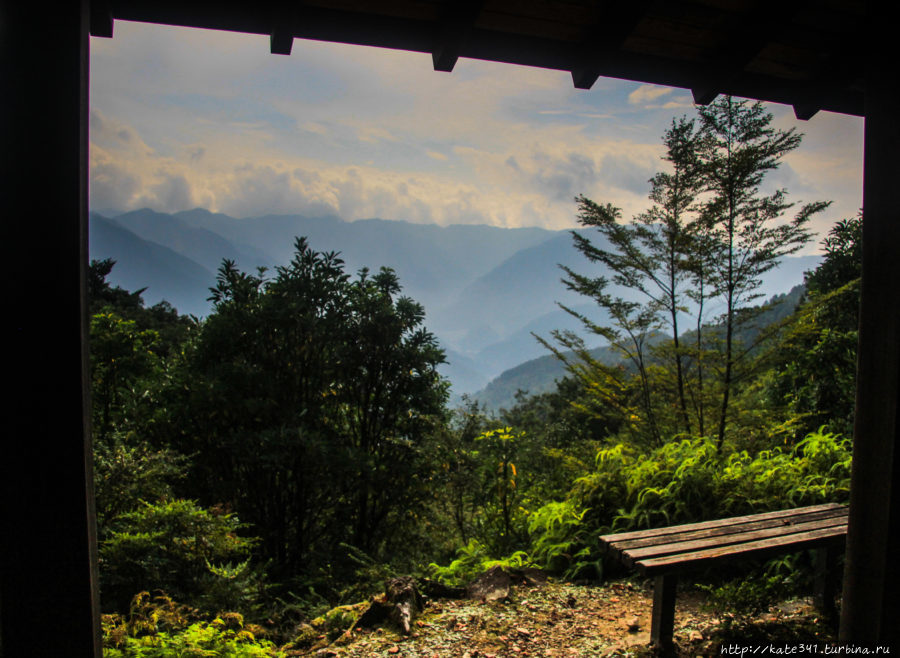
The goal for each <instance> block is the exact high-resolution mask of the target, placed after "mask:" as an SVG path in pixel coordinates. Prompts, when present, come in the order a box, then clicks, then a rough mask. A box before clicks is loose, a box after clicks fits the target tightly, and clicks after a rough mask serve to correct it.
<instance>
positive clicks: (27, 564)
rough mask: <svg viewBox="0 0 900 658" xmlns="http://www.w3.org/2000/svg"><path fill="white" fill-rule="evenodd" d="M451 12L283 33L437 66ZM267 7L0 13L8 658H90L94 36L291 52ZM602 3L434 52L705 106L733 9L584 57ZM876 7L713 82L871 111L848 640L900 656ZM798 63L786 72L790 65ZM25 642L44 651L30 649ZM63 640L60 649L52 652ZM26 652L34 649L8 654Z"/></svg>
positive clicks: (882, 93) (848, 10) (655, 9)
mask: <svg viewBox="0 0 900 658" xmlns="http://www.w3.org/2000/svg"><path fill="white" fill-rule="evenodd" d="M451 1H452V0H445V1H436V2H429V3H416V2H408V3H391V2H380V1H377V2H376V1H372V2H366V3H362V2H359V3H348V2H336V3H334V5H331V4H329V2H328V1H327V0H321V1H319V2H317V3H316V6H315V7H309V6H305V7H304V16H303V20H302V21H299V22H297V24H295V25H294V26H293V28H292V29H291V30H290V32H291V33H292V36H293V37H294V38H309V39H318V40H325V41H338V42H343V43H350V44H360V45H370V46H382V47H388V48H397V49H403V50H411V51H416V52H422V53H432V54H433V53H434V51H435V35H436V34H439V30H438V27H439V25H440V15H441V11H442V9H443V8H444V7H443V5H446V4H449V3H450V2H451ZM273 4H274V3H268V2H256V3H251V2H239V1H234V2H224V3H199V2H192V1H184V0H119V1H118V2H115V3H112V2H109V0H93V1H92V2H90V3H89V2H88V1H87V0H81V2H75V3H64V4H63V5H53V6H52V7H51V6H49V5H41V4H34V3H30V2H27V1H26V0H8V1H7V2H3V3H0V52H2V56H0V60H2V64H0V75H2V90H3V101H4V102H3V103H0V112H2V114H0V117H2V119H3V122H2V124H3V130H4V133H5V134H4V141H3V142H2V147H3V158H2V159H0V161H2V162H3V169H2V175H0V180H2V181H3V185H4V191H5V192H6V193H5V194H4V208H5V210H6V211H7V214H8V215H9V214H11V213H16V212H19V211H20V210H21V209H27V210H28V213H29V216H32V217H35V218H36V219H35V220H34V221H29V222H22V221H19V222H10V223H11V224H13V225H14V230H13V231H12V232H11V233H7V234H5V235H4V237H5V238H6V240H7V242H6V244H9V245H13V247H12V248H10V249H8V252H7V259H8V260H7V265H8V270H9V271H11V272H13V281H12V288H13V296H12V301H11V303H10V305H9V307H8V308H9V313H8V316H9V317H7V318H5V320H6V323H5V324H6V326H5V327H4V330H5V333H6V334H7V341H6V345H7V352H8V354H9V355H10V356H11V359H12V361H13V367H12V369H11V370H9V371H8V379H9V380H10V382H11V384H12V393H7V405H8V409H9V411H8V413H7V417H8V418H9V419H10V421H9V422H8V427H7V428H5V429H6V431H5V432H4V434H5V436H4V439H5V441H4V452H3V455H2V457H3V459H2V466H0V468H2V473H0V476H2V479H3V490H2V497H3V517H2V518H3V522H4V532H3V533H0V547H2V554H0V557H2V566H0V602H2V610H0V615H2V618H0V619H2V622H0V631H2V634H3V635H2V637H3V646H4V650H5V652H6V653H7V654H8V655H40V652H41V651H44V650H46V651H47V655H68V656H88V655H99V654H98V653H97V652H98V650H99V649H98V644H97V639H96V635H97V632H98V631H97V628H98V625H97V615H96V605H97V600H96V596H97V595H96V588H95V587H94V586H93V582H94V581H93V580H92V579H93V578H94V571H95V569H96V555H95V553H96V546H95V543H94V542H95V540H94V534H93V529H92V523H93V521H92V518H93V517H92V503H91V501H92V495H91V493H90V489H89V485H90V478H89V477H88V476H87V475H86V473H89V469H90V459H89V454H90V442H89V437H88V433H87V423H88V422H89V421H88V419H89V414H88V413H87V411H86V410H87V407H86V398H87V394H88V384H87V381H88V380H87V379H86V373H87V367H86V354H87V351H86V329H85V318H84V301H85V300H84V295H85V286H84V283H83V277H84V268H85V263H86V255H85V244H86V235H87V225H86V199H87V157H86V154H87V146H86V139H87V137H86V136H87V106H86V102H87V100H86V99H87V80H88V71H87V66H88V58H87V53H88V46H87V30H88V25H89V26H90V29H91V31H92V33H93V34H95V35H97V36H111V35H112V34H113V22H114V20H116V19H122V20H135V21H146V22H152V23H162V24H171V25H184V26H189V27H202V28H207V29H221V30H234V31H240V32H248V33H256V34H266V35H270V37H272V36H274V37H275V39H274V41H275V43H274V49H275V50H276V51H281V52H284V51H286V50H287V47H286V45H285V40H286V35H285V34H284V33H282V32H280V31H278V30H273V25H272V16H273V15H274V14H276V13H277V12H274V11H273V9H274V6H273ZM89 7H90V10H89ZM603 7H605V5H604V4H603V3H597V4H596V5H595V6H589V5H582V4H580V3H570V2H560V3H557V2H553V1H552V0H548V1H547V2H542V3H519V2H516V1H515V0H496V1H495V2H491V3H487V4H486V5H485V8H484V9H483V10H482V12H481V13H480V15H479V17H478V25H479V26H478V27H473V28H472V29H471V30H470V31H469V32H468V33H467V34H466V37H465V39H464V40H459V39H457V40H455V41H454V40H452V39H451V40H449V41H447V43H448V44H449V45H451V46H454V48H455V50H454V52H453V53H452V54H451V57H450V59H453V58H458V57H470V58H477V59H487V60H493V61H499V62H508V63H515V64H523V65H528V66H538V67H543V68H551V69H558V70H562V71H574V72H576V73H577V75H576V76H575V81H576V83H579V84H580V85H581V86H589V82H590V81H591V78H592V77H593V76H595V75H596V76H600V75H603V76H609V77H615V78H622V79H629V80H636V81H640V82H646V83H655V84H662V85H668V86H676V87H682V88H686V89H696V90H698V94H700V95H702V94H703V93H704V88H705V86H708V85H709V83H710V81H709V78H708V67H707V63H708V57H709V53H710V52H712V51H713V50H714V49H715V44H716V43H721V42H722V40H723V38H724V39H725V40H727V38H728V35H724V37H723V34H722V30H721V25H723V24H724V23H727V14H728V12H729V10H728V9H727V8H724V7H718V6H716V5H714V4H713V5H710V4H706V3H688V2H679V1H677V0H676V1H673V2H652V3H648V5H646V6H645V13H644V15H642V16H639V17H637V18H636V19H635V20H633V21H629V22H624V23H623V25H626V24H627V25H628V26H629V27H630V28H631V31H630V32H629V33H628V35H626V37H625V38H624V39H623V40H622V39H621V37H622V35H618V36H616V35H613V37H612V38H619V39H620V43H621V48H616V49H613V50H612V51H611V52H604V53H603V56H602V57H600V58H595V59H589V61H586V60H585V44H586V38H589V34H587V33H586V30H587V29H589V27H590V26H591V25H595V24H597V23H598V22H599V21H601V20H602V18H603V15H602V8H603ZM888 7H889V5H885V4H881V5H878V4H876V3H874V2H869V3H860V2H850V1H849V0H848V1H846V2H845V1H841V2H835V3H827V4H824V3H809V4H808V5H807V6H806V7H805V9H804V11H803V12H800V14H799V15H798V16H795V17H794V19H793V20H791V21H789V24H788V25H786V26H785V30H784V31H783V33H782V35H781V40H782V41H784V43H779V44H775V45H777V46H778V47H777V48H776V50H777V52H774V53H771V54H769V53H767V52H766V51H765V50H764V51H762V52H757V53H755V54H754V53H753V47H752V44H748V47H747V49H746V50H744V51H743V52H744V54H743V55H742V54H741V53H737V52H735V54H734V57H733V62H736V63H737V64H741V63H743V64H745V66H744V67H743V70H742V71H735V70H731V71H726V72H724V73H725V75H722V73H723V72H718V75H717V80H716V83H717V84H716V85H714V87H716V88H715V89H714V91H717V92H719V93H730V94H732V95H736V96H742V97H747V98H755V99H760V100H766V101H773V102H778V103H786V104H789V105H792V106H793V107H794V109H795V113H796V114H797V116H798V117H801V118H802V117H809V116H812V114H814V113H815V112H816V111H817V110H826V111H835V112H844V113H849V114H855V115H858V116H862V115H865V116H866V137H865V140H866V154H865V184H864V186H865V206H866V208H865V220H864V229H863V232H864V240H863V242H864V246H863V251H864V263H863V275H862V312H861V317H860V350H859V366H858V377H857V381H858V382H859V388H858V392H857V411H856V422H857V425H856V431H855V437H854V466H853V487H852V495H851V505H850V510H851V511H850V522H849V530H848V542H847V543H848V548H847V560H846V568H845V580H844V589H843V594H844V601H843V605H842V617H841V638H842V640H843V641H846V642H856V643H868V644H876V643H879V642H880V643H882V644H884V643H893V644H894V645H895V646H896V645H898V644H900V624H897V623H896V620H897V619H900V561H898V560H897V559H896V556H897V555H900V538H898V535H900V428H898V423H900V418H898V415H900V414H898V408H900V383H898V379H900V355H898V350H900V318H898V315H900V292H898V290H900V283H898V282H900V218H898V216H897V215H898V213H900V211H898V205H897V203H896V198H895V189H896V185H897V180H898V179H900V171H898V169H900V164H898V159H897V153H900V138H898V132H897V131H898V127H897V126H898V124H897V122H896V101H897V99H898V97H900V93H898V92H900V90H898V82H897V80H898V79H897V76H896V72H895V71H894V70H893V68H892V63H893V62H894V61H895V59H896V56H895V54H894V53H893V52H892V51H891V50H890V48H891V47H892V46H893V42H894V40H895V37H894V35H893V34H891V33H889V30H891V29H893V25H894V22H893V20H891V19H892V17H891V16H889V15H888V13H887V11H888ZM429 12H430V13H429ZM623 29H624V28H623ZM276 32H277V34H276ZM588 45H590V44H588ZM770 45H772V44H770ZM742 50H743V49H742ZM766 50H768V48H767V49H766ZM795 52H796V53H799V54H800V56H799V58H793V55H792V53H795ZM450 59H448V60H447V61H448V62H449V61H450ZM788 60H790V65H789V66H787V65H786V62H787V61H788ZM454 61H455V60H454ZM588 65H589V66H588ZM586 67H587V68H590V70H586ZM785 68H787V69H790V70H789V72H788V73H784V72H783V69H785ZM719 85H720V87H719ZM710 93H711V92H710ZM14 216H15V217H18V215H14ZM38 260H39V261H40V263H37V262H36V261H38ZM48 264H49V266H48ZM36 291H40V292H42V293H43V294H44V295H46V297H44V298H42V297H41V296H40V295H38V294H36ZM39 566H40V567H42V568H38V567H39ZM48 618H49V619H52V620H53V622H54V632H53V633H52V634H48V633H45V632H43V628H44V624H45V620H46V619H48ZM34 638H40V639H41V640H42V641H44V643H45V644H44V645H43V646H42V647H38V648H35V647H36V645H34V642H33V639H34ZM56 640H58V641H59V642H64V643H65V645H66V646H65V647H64V648H60V649H59V650H56V649H57V647H55V645H53V642H54V641H56ZM26 642H29V644H28V647H29V650H28V651H24V650H23V651H20V652H18V653H17V652H16V651H17V649H19V648H23V647H25V646H26V645H25V643H26Z"/></svg>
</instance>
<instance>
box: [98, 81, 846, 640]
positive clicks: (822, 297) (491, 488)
mask: <svg viewBox="0 0 900 658" xmlns="http://www.w3.org/2000/svg"><path fill="white" fill-rule="evenodd" d="M799 144H800V137H799V135H797V134H796V133H794V132H793V131H783V130H780V129H777V128H775V127H774V126H773V125H772V117H771V116H770V115H768V114H766V113H765V111H764V110H763V109H762V106H760V105H759V104H751V103H747V102H739V101H736V100H734V99H731V98H724V99H720V100H718V101H716V102H715V103H713V104H711V105H710V106H708V107H705V108H700V109H699V110H698V116H696V117H694V118H688V117H683V118H681V119H678V120H676V121H674V122H673V123H672V125H671V127H670V129H669V130H668V131H667V132H666V133H665V135H664V136H663V145H664V148H665V158H664V162H662V163H661V166H660V173H659V174H658V175H657V176H655V177H654V178H653V180H652V181H651V183H652V191H651V194H650V199H649V202H648V206H647V210H646V212H644V213H642V214H640V215H639V216H637V217H634V218H631V219H625V218H623V217H621V212H620V211H619V210H618V209H617V208H616V207H615V206H614V205H613V204H612V203H610V202H609V201H607V200H599V201H595V200H591V199H588V198H585V197H579V199H578V200H577V204H578V205H577V211H578V213H579V219H580V222H581V224H582V228H583V229H584V230H581V231H578V232H576V233H574V234H573V235H572V236H567V237H568V239H569V240H571V241H572V245H571V246H570V247H569V248H570V250H571V251H572V253H573V254H575V256H576V258H570V259H568V260H567V261H566V263H567V264H565V267H564V270H563V271H562V276H563V277H564V281H563V282H558V281H557V283H556V285H557V286H558V287H559V290H560V292H561V293H562V291H563V290H564V289H565V290H567V291H568V292H569V294H570V297H571V298H574V299H577V300H579V302H578V303H577V304H568V305H565V304H564V305H563V310H564V311H567V312H568V314H569V316H570V317H571V319H572V321H573V322H572V324H571V325H569V326H570V327H575V328H569V329H559V330H556V331H552V332H549V333H547V334H543V335H539V336H538V337H539V338H540V339H541V341H542V342H543V344H544V345H545V346H546V348H548V349H549V350H550V351H551V352H552V353H553V354H554V355H555V358H556V359H558V361H557V364H558V367H559V368H561V370H559V371H557V374H555V375H554V378H555V379H556V381H555V385H554V386H553V387H552V388H550V389H548V390H542V391H540V392H534V394H531V395H526V394H521V395H518V396H515V397H514V399H513V402H512V404H509V405H508V406H507V405H503V406H505V409H504V410H503V411H502V413H500V414H499V417H498V416H497V415H495V414H488V413H486V412H485V409H484V407H483V406H482V405H480V404H479V403H478V402H477V401H469V402H467V403H465V404H463V405H461V406H459V407H455V408H453V407H451V405H449V404H448V384H447V381H446V379H445V378H443V377H442V376H441V374H440V371H439V368H440V366H441V364H442V363H443V362H444V360H445V358H446V354H445V352H444V351H443V349H442V348H441V345H440V343H439V341H438V339H437V337H436V336H435V335H434V334H432V333H431V332H430V331H429V330H428V324H427V322H426V319H427V318H426V315H425V311H424V308H423V306H422V304H421V303H419V301H417V300H415V299H414V298H412V297H411V296H407V294H406V293H407V290H408V288H407V286H406V282H405V281H404V279H403V277H402V276H400V275H398V273H397V272H396V271H394V270H392V269H390V268H379V269H372V270H368V269H365V268H362V269H358V268H354V269H350V268H349V267H348V266H347V265H346V264H345V263H344V261H343V260H342V258H341V257H340V256H339V255H337V254H336V253H333V252H330V251H324V250H320V249H317V248H314V247H313V246H312V245H311V243H310V241H309V240H308V239H307V238H306V237H304V236H295V237H294V239H293V240H292V242H291V247H292V250H291V251H290V254H289V257H288V258H286V259H284V260H282V261H280V262H281V263H282V264H280V265H278V264H277V263H271V264H269V265H270V266H272V267H271V269H266V268H264V267H259V268H255V267H251V268H244V267H241V266H239V265H238V264H236V263H235V262H234V260H232V259H230V258H228V257H225V255H223V258H224V260H222V261H220V262H219V264H218V267H217V273H216V275H215V281H214V283H213V284H212V286H211V289H209V290H208V291H206V293H205V295H206V297H209V300H210V303H211V310H210V312H209V313H208V315H206V316H205V317H204V318H202V319H198V318H196V317H191V316H188V315H184V314H180V313H179V312H178V311H176V310H175V309H174V308H173V307H172V306H171V305H169V304H165V303H158V304H155V305H151V306H147V305H146V304H145V303H144V301H143V299H142V297H141V292H140V290H139V289H140V288H142V287H143V285H140V284H138V285H136V286H134V289H132V290H128V289H124V288H122V287H120V286H117V285H114V284H111V283H110V275H111V274H112V273H113V272H115V270H116V268H119V267H120V266H121V264H119V263H114V262H112V261H111V260H95V261H93V262H92V264H91V269H90V282H89V283H90V298H91V308H90V312H91V325H90V331H91V376H92V385H93V398H92V404H93V407H92V423H93V442H94V473H95V490H96V505H97V518H98V532H99V555H100V589H101V603H102V608H103V611H104V613H105V615H104V643H105V646H106V651H107V655H109V656H150V655H153V656H162V655H221V656H298V655H339V651H338V647H344V646H348V645H353V643H354V642H356V641H357V639H358V638H364V637H366V636H365V633H366V632H367V631H362V630H359V632H358V633H354V632H346V631H348V629H350V628H351V627H353V626H354V625H356V627H357V628H358V629H362V628H364V627H366V625H369V626H383V627H385V628H386V629H387V630H385V631H378V633H388V634H394V635H390V637H391V638H396V642H397V643H398V644H400V643H402V642H405V641H407V639H408V640H409V642H411V643H412V642H415V638H416V636H417V632H416V631H415V629H416V627H415V625H414V624H413V623H412V617H409V616H407V617H404V616H403V615H404V614H406V613H403V612H402V610H401V608H400V607H399V605H400V604H398V607H397V608H396V609H392V612H387V611H386V610H387V607H384V606H388V605H389V604H392V603H396V602H397V601H401V600H403V601H406V602H407V603H409V602H411V601H412V602H413V603H414V604H415V605H412V604H410V605H412V608H417V607H418V608H421V607H422V606H423V605H424V599H422V598H421V596H420V594H419V593H420V592H425V593H427V595H428V596H429V597H430V599H431V600H432V601H434V600H435V599H438V598H440V597H447V596H461V595H462V592H464V590H462V589H460V588H463V587H464V586H465V585H466V584H467V583H471V581H472V579H473V578H475V577H477V576H478V575H479V574H482V573H483V572H485V571H486V570H487V569H489V568H490V567H498V566H499V567H502V568H504V569H506V571H507V573H513V574H518V576H517V577H519V578H526V577H527V578H533V579H537V580H541V579H545V578H546V576H547V575H549V576H550V577H552V578H554V579H556V580H557V581H561V582H573V581H577V582H578V583H581V584H584V585H590V586H596V585H599V584H600V583H602V582H604V580H609V578H610V576H611V574H614V572H613V571H612V568H613V565H612V564H611V563H609V562H606V561H605V560H604V558H603V556H602V555H601V554H600V551H599V545H598V539H597V538H598V537H599V536H600V535H602V534H604V533H607V532H609V531H610V530H616V531H617V530H628V529H637V528H646V527H651V526H654V525H664V524H675V523H688V522H692V521H699V520H706V519H711V518H717V517H721V516H726V515H737V514H744V513H750V512H758V511H764V510H771V509H779V508H783V507H789V506H797V505H804V504H813V503H818V502H826V501H836V502H846V500H847V498H848V495H849V472H850V471H849V469H850V455H851V452H850V432H851V428H852V422H853V418H852V414H853V400H854V395H855V383H854V379H853V378H854V373H855V367H854V363H855V345H856V336H857V334H856V326H857V316H856V314H857V308H858V295H859V285H858V281H859V270H860V262H861V258H860V253H861V252H860V242H861V218H859V217H854V218H847V219H844V220H841V221H840V222H838V223H837V224H835V225H834V228H833V229H832V230H831V232H830V233H829V235H828V236H826V237H825V239H824V241H823V243H822V246H823V248H824V252H825V255H824V258H823V259H822V260H821V263H820V264H819V265H818V267H816V268H815V269H814V270H812V271H810V272H809V273H808V274H807V275H806V277H805V288H803V289H801V288H798V289H795V290H794V291H792V292H791V294H790V295H789V296H787V297H784V298H775V299H769V301H768V302H767V303H763V302H765V300H766V299H767V298H768V297H769V296H768V295H764V294H763V292H762V291H763V288H762V283H761V282H762V279H763V277H764V276H765V275H766V274H767V273H769V272H772V271H774V270H775V268H776V267H777V266H778V264H779V262H780V261H781V260H783V259H784V258H786V257H788V256H789V255H790V254H792V253H795V252H797V251H798V250H800V249H801V248H803V247H804V245H807V244H808V243H809V242H810V240H812V239H813V236H812V235H811V234H810V232H809V230H808V223H809V219H810V217H811V216H813V215H814V214H816V213H819V212H824V211H825V210H826V208H827V203H824V202H812V203H809V204H806V205H803V206H800V207H793V206H792V205H791V203H790V202H789V201H788V196H787V192H786V191H784V190H779V191H776V192H773V193H770V194H764V193H763V192H761V189H763V188H762V186H761V184H762V182H763V180H764V178H765V176H766V174H767V173H768V172H770V171H772V170H773V169H775V168H777V166H778V164H779V162H780V161H781V158H783V156H784V155H786V154H787V153H789V152H791V151H792V150H794V149H796V148H797V147H798V146H799ZM723 172H724V173H723ZM192 217H193V219H192ZM182 219H184V220H185V221H187V220H188V219H192V221H195V229H196V230H201V229H204V227H203V226H201V222H200V221H199V220H202V219H203V216H202V215H196V216H186V217H183V218H182ZM269 221H272V222H277V220H276V219H271V220H269ZM323 221H325V220H323ZM147 230H149V229H147ZM232 230H235V231H237V230H238V227H237V225H235V226H234V227H233V229H232ZM552 265H553V267H554V268H555V266H556V263H553V264H552ZM601 266H602V267H601ZM541 267H542V268H543V267H544V265H542V266H541ZM536 271H539V272H543V271H544V269H536ZM557 279H558V276H557ZM536 285H537V284H536ZM601 339H602V341H603V342H605V343H606V344H607V345H608V347H607V348H604V349H603V350H602V351H600V352H598V351H596V350H594V349H593V346H592V345H591V341H594V340H601ZM549 358H554V357H548V359H545V360H543V361H542V362H541V363H540V364H539V365H540V367H544V368H547V369H551V368H550V361H549ZM535 370H537V368H535ZM557 375H559V376H557ZM531 569H533V570H538V569H539V570H541V571H528V570H531ZM810 569H811V565H810V564H809V563H808V561H807V559H806V557H805V556H804V555H797V556H790V557H788V558H785V559H782V560H779V561H777V562H773V563H769V564H767V565H758V566H757V567H755V568H752V569H749V568H748V572H747V573H744V574H742V581H741V582H731V581H730V580H729V579H728V577H727V574H718V573H707V574H701V575H700V576H698V578H699V579H700V580H701V581H702V584H703V585H704V586H706V587H707V589H708V590H709V591H710V592H712V594H711V595H710V596H711V599H712V600H715V601H719V602H721V601H723V600H731V601H732V602H733V603H734V604H735V605H737V604H738V603H741V602H742V603H744V604H745V605H746V606H747V607H748V608H753V609H765V608H766V606H767V605H768V602H771V601H772V600H775V599H776V598H777V597H783V596H787V595H789V594H791V593H797V592H801V591H804V589H803V588H804V587H805V586H806V585H805V579H806V578H807V577H808V575H809V573H810ZM536 574H540V575H536ZM398 577H410V579H408V580H404V579H402V578H401V579H399V580H398V579H395V580H391V582H392V583H393V585H390V586H389V587H388V590H389V592H387V593H385V594H384V595H382V593H383V592H384V591H385V581H386V580H388V579H392V578H398ZM398 583H400V585H398ZM401 585H402V587H401ZM398 587H399V588H400V589H403V588H405V589H403V592H405V594H404V593H403V592H400V593H398V589H397V588H398ZM392 588H393V589H392ZM567 591H570V590H567ZM736 591H739V592H740V596H734V597H731V598H730V599H729V596H730V595H729V594H728V593H729V592H731V593H734V592H736ZM723 592H724V594H723ZM379 595H381V596H380V598H379ZM373 596H375V597H376V598H375V599H373V598H372V597H373ZM404 596H405V597H406V598H405V599H403V597H404ZM507 596H509V595H508V594H507ZM567 596H570V597H572V600H574V595H572V594H571V593H570V594H568V595H567ZM416 597H418V598H416ZM476 598H477V597H476ZM501 598H502V597H501ZM474 604H478V601H477V600H476V601H475V603H473V605H474ZM479 605H484V606H487V605H488V604H486V603H481V604H479ZM571 605H574V604H571ZM571 605H570V606H569V607H571ZM379 606H382V607H379ZM754 606H756V608H754ZM760 606H762V607H760ZM538 607H539V604H538V603H534V604H529V607H528V608H527V609H528V610H529V611H530V612H529V613H528V614H530V613H533V612H535V611H536V610H537V609H538ZM404 609H405V610H407V611H408V610H409V609H410V608H409V607H407V608H404ZM373 610H374V612H373ZM379 610H380V611H381V612H379ZM397 610H401V612H399V613H398V612H397ZM490 610H494V608H490ZM738 612H740V610H738ZM744 612H746V609H745V610H744ZM507 613H508V610H507V612H505V613H504V614H507ZM379 614H380V615H381V616H380V617H379V616H378V615H379ZM523 614H525V613H523ZM548 614H549V613H548ZM554 614H556V613H554ZM366 615H368V616H366ZM391 615H393V617H391ZM404 619H405V621H404ZM731 619H732V620H735V619H737V620H738V621H734V623H735V624H737V623H738V622H739V621H740V619H743V617H737V618H735V617H731ZM451 621H452V627H453V628H456V629H457V630H458V629H459V627H462V628H463V629H465V626H466V623H467V622H466V621H465V620H463V619H462V618H459V619H456V618H454V619H453V620H451ZM504 623H506V622H504ZM405 626H408V627H409V629H408V630H409V634H408V635H407V634H404V633H403V630H401V629H403V628H404V627H405ZM448 628H449V627H448ZM490 628H494V627H493V626H491V627H490ZM515 628H516V627H515V625H514V622H510V623H506V625H505V626H502V625H499V624H498V625H496V628H495V629H494V630H490V629H489V628H487V627H485V628H484V629H482V630H484V632H485V633H488V632H489V630H490V633H493V635H492V636H491V637H495V638H496V637H500V636H501V635H502V637H503V638H504V640H503V642H504V643H507V637H508V635H515V634H517V633H518V634H519V636H521V637H526V636H530V635H531V634H532V632H533V631H529V630H527V629H524V628H523V627H520V628H522V631H517V630H515ZM497 629H500V630H497ZM504 629H505V630H504ZM423 632H424V631H423ZM479 632H480V631H479ZM498 642H499V640H498ZM504 646H505V645H504ZM320 650H326V653H325V654H316V652H317V651H320ZM341 650H343V649H341ZM385 650H386V651H387V650H388V649H385ZM201 651H202V652H206V653H205V654H204V653H200V652H201ZM328 651H331V652H332V653H327V652H328ZM354 651H355V650H354ZM390 651H391V652H392V653H399V652H400V651H401V650H400V649H399V648H398V649H397V651H393V649H390ZM191 652H193V653H191ZM352 655H365V653H364V649H363V648H359V652H357V653H353V654H352Z"/></svg>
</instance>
